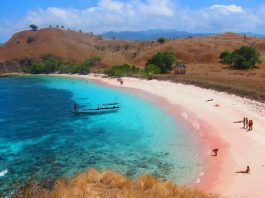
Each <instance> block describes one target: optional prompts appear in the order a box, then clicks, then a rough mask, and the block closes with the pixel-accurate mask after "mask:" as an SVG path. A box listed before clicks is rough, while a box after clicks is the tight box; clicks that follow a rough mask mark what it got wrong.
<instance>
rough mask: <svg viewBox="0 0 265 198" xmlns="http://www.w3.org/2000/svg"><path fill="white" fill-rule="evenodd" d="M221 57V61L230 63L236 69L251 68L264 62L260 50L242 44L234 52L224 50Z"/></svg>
mask: <svg viewBox="0 0 265 198" xmlns="http://www.w3.org/2000/svg"><path fill="white" fill-rule="evenodd" d="M219 58H220V62H221V63H224V64H230V65H231V66H233V67H234V68H236V69H250V68H253V67H255V66H256V65H257V64H260V63H261V62H262V61H261V56H260V53H259V52H258V50H257V49H256V48H253V47H249V46H242V47H240V48H239V49H236V50H234V51H233V52H232V53H231V52H229V51H224V52H222V53H221V55H220V57H219Z"/></svg>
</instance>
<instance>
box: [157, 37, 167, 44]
mask: <svg viewBox="0 0 265 198" xmlns="http://www.w3.org/2000/svg"><path fill="white" fill-rule="evenodd" d="M157 42H158V43H160V44H163V43H165V42H166V39H165V38H164V37H160V38H159V39H157Z"/></svg>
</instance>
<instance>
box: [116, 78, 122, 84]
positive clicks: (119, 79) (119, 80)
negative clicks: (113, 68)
mask: <svg viewBox="0 0 265 198" xmlns="http://www.w3.org/2000/svg"><path fill="white" fill-rule="evenodd" d="M117 81H118V82H120V85H123V80H122V78H121V77H118V79H117Z"/></svg>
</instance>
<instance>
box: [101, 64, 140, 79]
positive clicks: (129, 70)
mask: <svg viewBox="0 0 265 198" xmlns="http://www.w3.org/2000/svg"><path fill="white" fill-rule="evenodd" d="M139 71H140V69H139V68H137V67H136V66H134V65H133V66H130V65H128V64H124V65H116V66H113V67H111V68H110V69H107V70H106V71H105V73H106V74H108V75H110V76H127V75H131V74H136V73H138V72H139Z"/></svg>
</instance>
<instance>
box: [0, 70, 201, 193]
mask: <svg viewBox="0 0 265 198" xmlns="http://www.w3.org/2000/svg"><path fill="white" fill-rule="evenodd" d="M0 83H1V89H0V95H1V103H2V105H3V107H2V111H1V113H0V120H1V138H0V142H1V150H0V152H1V153H0V154H1V159H0V172H1V174H0V182H1V184H2V185H0V192H1V196H6V195H8V194H9V193H10V192H11V191H12V190H13V189H16V188H17V187H18V186H20V185H23V184H24V183H25V182H27V181H28V180H30V179H32V178H33V179H35V180H36V181H39V182H42V181H43V180H44V181H52V180H56V179H59V178H62V177H66V178H70V177H73V176H74V175H75V174H77V173H80V172H83V171H85V170H86V169H88V168H95V169H97V170H99V171H100V170H108V169H109V170H111V171H114V172H117V173H119V174H122V175H126V176H128V177H129V178H131V179H132V178H136V177H138V176H141V175H143V174H150V175H153V176H154V177H156V178H158V179H162V180H168V181H171V182H173V183H177V184H179V185H189V186H192V185H194V184H196V185H197V184H199V183H201V181H200V180H201V179H200V178H199V177H200V175H201V176H203V161H202V159H203V157H202V156H200V154H201V152H199V151H200V149H199V148H200V146H199V141H198V139H197V138H196V137H197V136H196V131H197V129H196V127H190V126H189V125H187V126H186V125H185V124H182V122H183V120H185V118H184V117H181V119H182V120H175V119H174V118H173V116H171V115H170V114H169V113H168V112H167V110H166V109H165V108H164V107H163V108H162V107H160V106H158V105H156V102H162V101H160V100H157V99H156V97H153V96H152V97H149V95H150V94H147V95H145V96H144V98H143V99H142V98H141V97H138V95H137V96H135V94H134V93H133V92H130V91H129V92H128V91H127V90H126V91H125V90H119V89H116V88H114V87H110V86H105V85H104V86H103V85H100V84H98V83H95V82H91V81H90V82H89V81H87V80H85V79H76V78H62V77H54V76H46V75H22V76H13V77H10V78H8V77H7V78H3V79H1V82H0ZM139 96H140V95H139ZM141 96H143V95H142V94H141ZM150 96H151V95H150ZM113 101H115V102H120V103H121V106H122V107H121V109H120V111H119V113H114V114H105V115H104V114H103V115H97V116H74V115H72V113H70V112H69V110H70V109H71V108H72V106H73V103H77V104H78V106H79V108H90V107H91V108H93V107H95V106H96V105H97V104H99V103H106V102H113ZM168 107H170V106H168ZM195 126H196V125H195Z"/></svg>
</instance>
